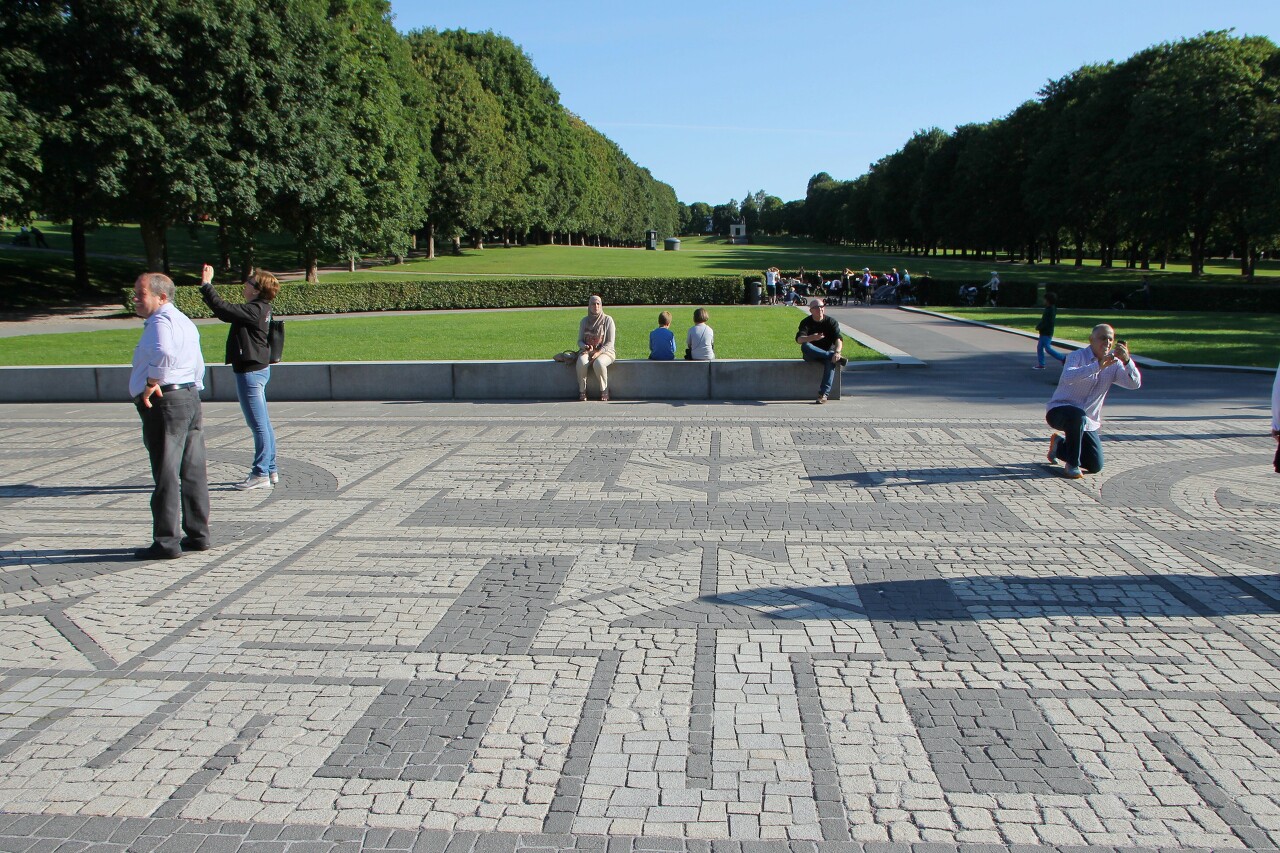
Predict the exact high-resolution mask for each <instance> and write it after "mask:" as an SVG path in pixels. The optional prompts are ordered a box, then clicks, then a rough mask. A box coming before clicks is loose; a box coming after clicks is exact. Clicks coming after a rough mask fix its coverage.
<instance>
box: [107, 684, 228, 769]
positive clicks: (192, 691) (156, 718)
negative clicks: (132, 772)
mask: <svg viewBox="0 0 1280 853" xmlns="http://www.w3.org/2000/svg"><path fill="white" fill-rule="evenodd" d="M202 689H204V684H202V683H200V682H192V683H191V684H188V685H187V686H186V687H183V688H182V689H181V690H179V691H178V692H177V693H175V694H174V695H173V697H172V698H170V699H169V700H168V701H167V702H165V703H163V704H162V705H160V707H158V708H156V710H154V711H152V712H151V713H150V714H148V715H147V716H146V717H145V718H144V719H142V720H141V721H139V722H138V723H137V725H135V726H134V727H133V728H131V729H130V730H129V731H128V733H127V734H125V736H124V737H122V738H120V740H118V741H116V742H115V743H113V744H112V745H111V746H109V747H107V748H106V749H104V750H103V751H102V752H101V753H99V754H98V755H97V756H95V757H94V758H91V759H89V760H88V761H87V762H86V763H85V766H86V767H89V768H92V769H95V770H96V769H98V768H102V767H109V766H111V764H112V763H114V762H115V761H116V760H118V759H119V758H120V757H121V756H122V755H124V754H125V753H126V752H128V751H129V750H130V749H132V748H133V747H134V746H136V745H138V744H139V743H142V741H143V740H144V739H145V738H146V737H147V736H148V735H150V734H151V733H153V732H155V731H156V730H157V729H158V728H160V725H161V723H163V722H164V721H165V720H167V719H169V718H170V717H172V716H173V715H174V714H175V713H177V711H178V709H179V708H181V707H182V706H183V705H184V704H185V703H186V702H187V701H188V700H189V699H190V698H191V697H192V696H195V695H196V694H197V693H199V692H200V691H201V690H202Z"/></svg>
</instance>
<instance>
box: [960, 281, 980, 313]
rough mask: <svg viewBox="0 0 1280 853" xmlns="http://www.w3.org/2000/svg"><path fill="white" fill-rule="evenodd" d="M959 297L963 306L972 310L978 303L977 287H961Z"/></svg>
mask: <svg viewBox="0 0 1280 853" xmlns="http://www.w3.org/2000/svg"><path fill="white" fill-rule="evenodd" d="M959 296H960V304H961V305H963V306H964V307H966V308H972V307H973V306H974V305H975V304H976V303H977V301H978V287H977V285H973V284H971V285H969V286H967V287H966V286H965V285H963V284H962V285H960V293H959Z"/></svg>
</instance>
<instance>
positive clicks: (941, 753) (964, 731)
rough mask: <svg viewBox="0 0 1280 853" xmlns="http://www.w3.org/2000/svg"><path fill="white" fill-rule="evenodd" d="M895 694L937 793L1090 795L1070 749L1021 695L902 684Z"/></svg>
mask: <svg viewBox="0 0 1280 853" xmlns="http://www.w3.org/2000/svg"><path fill="white" fill-rule="evenodd" d="M902 697H903V700H904V702H905V703H906V706H907V710H908V711H909V712H910V714H911V718H912V720H913V721H914V722H915V725H916V731H917V732H918V733H919V735H920V741H921V743H923V744H924V748H925V751H926V752H927V753H928V754H929V761H930V763H931V764H932V765H933V769H934V772H935V773H936V774H937V776H938V782H939V783H940V784H941V785H942V787H943V789H944V790H946V791H950V792H952V793H972V794H998V793H1013V794H1091V793H1094V788H1093V786H1092V785H1091V784H1090V783H1089V781H1088V779H1086V778H1085V775H1084V771H1083V770H1082V769H1081V768H1080V766H1079V765H1078V764H1077V763H1076V761H1075V759H1074V758H1073V757H1072V755H1071V751H1070V750H1068V749H1067V747H1066V745H1065V744H1063V742H1062V740H1061V738H1059V737H1058V735H1057V734H1056V733H1054V731H1053V728H1052V727H1051V726H1050V725H1049V723H1048V721H1046V720H1045V718H1044V714H1042V713H1041V712H1040V709H1039V708H1037V707H1036V705H1035V703H1033V702H1032V701H1031V700H1030V699H1028V698H1027V696H1026V694H1024V693H1020V692H1014V691H1006V690H937V689H925V690H920V689H915V688H906V689H904V690H903V691H902Z"/></svg>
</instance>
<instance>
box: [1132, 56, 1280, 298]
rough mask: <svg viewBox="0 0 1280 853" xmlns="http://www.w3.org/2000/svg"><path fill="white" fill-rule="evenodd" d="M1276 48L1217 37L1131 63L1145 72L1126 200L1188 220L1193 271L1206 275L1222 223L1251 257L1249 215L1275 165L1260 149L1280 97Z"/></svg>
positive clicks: (1160, 215)
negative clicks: (1271, 69) (1274, 69)
mask: <svg viewBox="0 0 1280 853" xmlns="http://www.w3.org/2000/svg"><path fill="white" fill-rule="evenodd" d="M1275 50H1276V48H1275V45H1274V44H1272V42H1271V41H1270V40H1268V39H1265V38H1261V37H1248V38H1235V37H1233V36H1231V35H1230V34H1229V33H1227V32H1209V33H1205V34H1203V35H1200V36H1197V37H1196V38H1193V39H1183V40H1182V41H1179V42H1175V43H1171V44H1162V45H1158V46H1156V47H1154V48H1151V49H1150V50H1148V51H1143V52H1142V53H1140V54H1138V55H1137V56H1135V57H1133V58H1132V59H1130V60H1128V61H1126V63H1124V65H1126V66H1129V65H1137V66H1139V68H1140V69H1141V71H1142V72H1143V73H1142V74H1141V75H1140V80H1141V85H1140V86H1139V87H1137V88H1136V91H1135V92H1134V95H1133V101H1132V111H1131V118H1130V120H1129V122H1128V125H1127V127H1126V133H1125V134H1124V136H1123V137H1122V146H1123V150H1124V152H1125V168H1124V170H1123V171H1122V172H1120V173H1119V177H1120V178H1122V180H1123V183H1122V188H1123V190H1124V194H1125V198H1126V200H1127V202H1128V203H1129V204H1130V205H1131V206H1142V207H1144V208H1145V209H1147V210H1149V211H1151V212H1152V218H1153V219H1154V221H1156V222H1157V223H1168V222H1171V221H1173V220H1175V219H1181V221H1182V222H1184V223H1185V228H1186V231H1187V233H1188V234H1189V239H1190V251H1191V258H1190V262H1191V272H1192V274H1193V275H1200V274H1202V273H1203V272H1204V261H1205V255H1206V248H1207V243H1208V240H1209V237H1210V234H1211V232H1212V230H1213V228H1214V227H1215V226H1218V225H1227V226H1229V227H1231V228H1232V230H1233V231H1235V235H1236V240H1237V241H1238V242H1240V243H1241V244H1242V245H1243V246H1244V247H1246V251H1245V253H1246V255H1247V254H1249V251H1248V248H1247V247H1248V245H1249V243H1250V237H1251V235H1250V234H1249V233H1248V232H1249V231H1250V230H1251V228H1250V224H1249V223H1250V222H1251V220H1252V217H1251V216H1250V215H1249V214H1248V213H1244V212H1243V211H1245V210H1248V209H1251V208H1255V207H1256V206H1257V203H1258V199H1257V196H1256V195H1255V194H1254V192H1253V189H1254V186H1255V179H1256V178H1257V177H1259V176H1260V175H1261V174H1264V171H1263V170H1264V169H1265V164H1266V161H1267V159H1268V157H1267V155H1266V154H1265V153H1260V152H1258V151H1257V150H1256V148H1255V146H1256V144H1257V142H1258V141H1259V137H1260V135H1261V137H1262V139H1263V140H1265V139H1266V136H1267V129H1268V126H1269V124H1270V121H1271V118H1270V116H1271V109H1270V106H1271V105H1274V103H1275V100H1276V91H1275V84H1274V80H1273V79H1272V78H1271V77H1270V76H1269V75H1268V74H1267V67H1268V64H1269V63H1271V62H1273V61H1274V59H1273V57H1274V54H1275ZM1135 76H1137V75H1135ZM1263 147H1265V145H1264V146H1263ZM1251 149H1253V150H1251ZM1273 186H1274V184H1273ZM1270 205H1271V206H1274V201H1271V202H1270Z"/></svg>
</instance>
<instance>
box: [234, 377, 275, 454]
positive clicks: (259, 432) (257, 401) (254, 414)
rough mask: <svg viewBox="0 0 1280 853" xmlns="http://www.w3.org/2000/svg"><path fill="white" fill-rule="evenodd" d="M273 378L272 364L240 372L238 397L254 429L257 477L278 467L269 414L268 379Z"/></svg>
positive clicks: (247, 419)
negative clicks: (259, 368)
mask: <svg viewBox="0 0 1280 853" xmlns="http://www.w3.org/2000/svg"><path fill="white" fill-rule="evenodd" d="M270 381H271V368H270V367H264V368H262V369H261V370H252V371H250V372H248V373H237V374H236V397H237V398H239V400H240V411H242V412H244V422H245V423H247V424H248V425H249V430H250V431H251V432H252V433H253V472H252V475H253V476H254V477H266V476H268V475H269V474H271V473H272V472H273V471H275V470H276V431H275V430H274V429H272V427H271V418H270V417H269V416H268V415H267V383H268V382H270Z"/></svg>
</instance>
